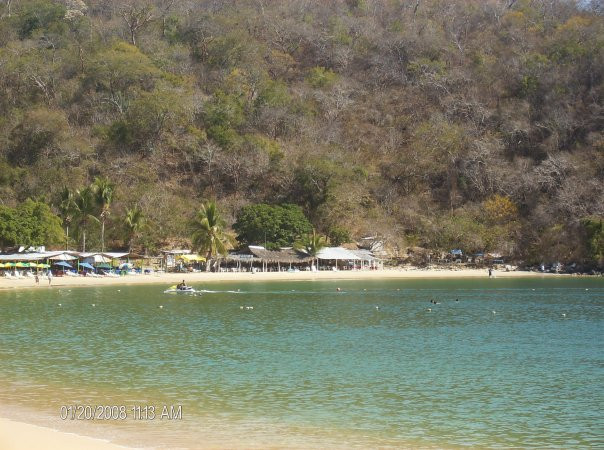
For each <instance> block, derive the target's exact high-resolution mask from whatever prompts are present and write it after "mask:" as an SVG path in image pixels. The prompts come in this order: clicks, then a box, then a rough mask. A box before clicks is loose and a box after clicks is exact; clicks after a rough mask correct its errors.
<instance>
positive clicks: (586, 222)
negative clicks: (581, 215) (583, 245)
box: [581, 217, 604, 266]
mask: <svg viewBox="0 0 604 450" xmlns="http://www.w3.org/2000/svg"><path fill="white" fill-rule="evenodd" d="M602 220H603V219H602V217H599V218H598V217H592V218H586V219H583V220H582V222H581V223H582V225H583V227H584V229H585V232H586V237H587V248H588V249H589V256H590V258H591V259H592V261H594V262H595V263H596V264H599V265H600V266H602V265H603V264H604V225H603V222H602Z"/></svg>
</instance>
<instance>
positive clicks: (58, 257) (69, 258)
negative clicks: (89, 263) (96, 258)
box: [48, 253, 78, 261]
mask: <svg viewBox="0 0 604 450" xmlns="http://www.w3.org/2000/svg"><path fill="white" fill-rule="evenodd" d="M48 259H52V260H54V261H73V260H74V259H78V258H76V257H75V256H71V255H70V254H68V253H59V254H58V255H54V256H51V257H50V258H48Z"/></svg>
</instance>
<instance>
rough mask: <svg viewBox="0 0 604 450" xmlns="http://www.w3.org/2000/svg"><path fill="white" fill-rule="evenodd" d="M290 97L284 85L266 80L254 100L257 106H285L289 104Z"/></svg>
mask: <svg viewBox="0 0 604 450" xmlns="http://www.w3.org/2000/svg"><path fill="white" fill-rule="evenodd" d="M291 101H292V100H291V96H290V95H289V92H288V90H287V86H286V85H285V83H283V82H281V81H273V80H268V81H267V82H266V84H265V85H264V86H263V87H262V90H261V91H260V93H259V94H258V97H257V98H256V105H257V106H271V107H279V106H287V105H289V104H290V103H291Z"/></svg>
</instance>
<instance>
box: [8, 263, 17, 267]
mask: <svg viewBox="0 0 604 450" xmlns="http://www.w3.org/2000/svg"><path fill="white" fill-rule="evenodd" d="M16 265H17V263H14V262H8V263H6V267H15V266H16Z"/></svg>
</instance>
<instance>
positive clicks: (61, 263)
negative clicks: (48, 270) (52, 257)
mask: <svg viewBox="0 0 604 450" xmlns="http://www.w3.org/2000/svg"><path fill="white" fill-rule="evenodd" d="M53 265H54V266H61V267H66V268H67V269H73V267H72V266H71V264H69V263H66V262H65V261H59V262H56V263H54V264H53Z"/></svg>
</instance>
